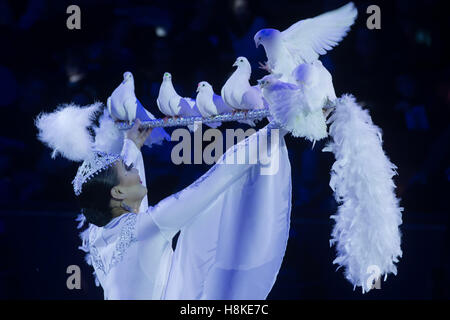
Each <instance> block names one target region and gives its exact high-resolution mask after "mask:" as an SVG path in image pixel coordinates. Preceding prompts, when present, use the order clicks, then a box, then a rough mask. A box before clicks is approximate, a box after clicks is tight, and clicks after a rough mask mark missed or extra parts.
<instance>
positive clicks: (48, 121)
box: [34, 102, 102, 161]
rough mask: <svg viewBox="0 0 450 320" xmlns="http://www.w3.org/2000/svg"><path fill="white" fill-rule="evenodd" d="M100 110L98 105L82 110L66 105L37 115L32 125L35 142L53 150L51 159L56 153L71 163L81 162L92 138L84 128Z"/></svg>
mask: <svg viewBox="0 0 450 320" xmlns="http://www.w3.org/2000/svg"><path fill="white" fill-rule="evenodd" d="M101 107H102V103H100V102H96V103H93V104H91V105H88V106H85V107H80V106H77V105H75V104H73V103H69V104H63V105H60V106H58V107H57V109H56V110H55V111H54V112H52V113H43V112H41V113H40V114H39V115H38V116H37V118H36V119H35V121H34V123H35V125H36V127H37V128H38V130H39V133H38V139H39V140H40V141H42V142H43V143H44V144H46V145H47V146H48V147H49V148H51V149H53V152H52V158H53V159H54V158H55V157H56V155H57V154H58V153H59V154H61V155H62V156H63V157H65V158H67V159H69V160H72V161H83V160H84V159H86V158H87V157H89V156H90V155H91V153H92V147H93V143H94V141H93V140H94V139H93V138H92V137H91V135H90V134H89V131H88V129H87V128H88V127H89V126H91V125H92V120H93V117H94V116H95V112H96V111H99V110H100V108H101Z"/></svg>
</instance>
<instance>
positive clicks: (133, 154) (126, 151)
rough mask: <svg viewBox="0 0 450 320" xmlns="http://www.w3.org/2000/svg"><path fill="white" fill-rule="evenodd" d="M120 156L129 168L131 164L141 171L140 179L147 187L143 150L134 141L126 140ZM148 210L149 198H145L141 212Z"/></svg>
mask: <svg viewBox="0 0 450 320" xmlns="http://www.w3.org/2000/svg"><path fill="white" fill-rule="evenodd" d="M120 155H121V156H122V158H123V160H124V161H125V164H126V165H127V166H129V165H130V164H131V163H132V164H133V165H134V167H135V168H136V169H137V170H138V171H139V177H140V178H141V181H142V184H143V185H144V186H147V182H146V180H145V168H144V159H143V157H142V153H141V150H139V148H138V147H137V146H136V144H135V143H134V142H133V141H132V140H130V139H128V138H125V139H124V141H123V147H122V151H121V153H120ZM147 210H148V198H147V196H145V197H144V199H142V202H141V206H140V208H139V212H146V211H147Z"/></svg>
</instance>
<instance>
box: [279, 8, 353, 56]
mask: <svg viewBox="0 0 450 320" xmlns="http://www.w3.org/2000/svg"><path fill="white" fill-rule="evenodd" d="M357 15H358V10H357V9H356V8H355V5H354V4H353V2H349V3H348V4H346V5H344V6H342V7H340V8H338V9H336V10H333V11H329V12H326V13H324V14H321V15H319V16H317V17H314V18H310V19H305V20H301V21H299V22H297V23H295V24H293V25H292V26H290V27H289V28H288V29H286V30H284V31H283V32H281V37H282V41H283V43H284V45H285V46H286V48H287V49H288V50H289V53H290V54H291V56H292V57H293V58H294V60H295V62H296V64H300V63H304V62H313V61H315V60H317V59H318V58H319V55H322V54H325V53H326V52H327V50H331V49H333V47H334V46H336V45H337V44H338V43H339V41H341V40H342V39H343V38H344V37H345V35H346V34H347V32H348V31H349V30H350V26H351V25H352V24H353V23H354V22H355V19H356V17H357Z"/></svg>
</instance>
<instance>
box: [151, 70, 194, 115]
mask: <svg viewBox="0 0 450 320" xmlns="http://www.w3.org/2000/svg"><path fill="white" fill-rule="evenodd" d="M156 104H157V105H158V109H159V111H161V112H162V113H163V114H164V115H166V116H169V117H178V116H184V117H193V116H201V114H200V112H199V111H198V109H197V107H196V106H195V100H193V99H191V98H183V97H181V96H180V95H179V94H178V93H177V92H176V91H175V88H174V87H173V84H172V75H171V74H170V73H169V72H166V73H164V76H163V82H162V84H161V87H160V88H159V95H158V98H157V99H156Z"/></svg>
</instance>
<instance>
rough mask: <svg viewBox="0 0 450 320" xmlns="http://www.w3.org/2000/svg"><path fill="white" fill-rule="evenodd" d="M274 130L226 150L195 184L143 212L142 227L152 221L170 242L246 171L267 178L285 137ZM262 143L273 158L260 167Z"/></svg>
mask: <svg viewBox="0 0 450 320" xmlns="http://www.w3.org/2000/svg"><path fill="white" fill-rule="evenodd" d="M273 129H278V128H277V127H276V126H274V125H273V124H272V123H271V124H269V125H268V126H266V127H265V128H262V129H260V130H259V131H257V132H256V133H254V134H252V135H251V136H249V137H247V138H246V139H244V140H242V141H240V142H239V143H237V144H236V145H234V146H233V147H231V148H230V149H228V150H227V151H226V152H225V154H224V155H223V156H222V157H221V159H219V161H218V162H217V163H216V164H215V165H214V166H213V167H211V168H210V169H209V170H208V171H207V172H206V173H205V174H204V175H202V176H201V177H200V178H199V179H197V180H196V181H195V182H194V183H192V184H191V185H189V186H188V187H186V188H185V189H183V190H181V191H180V192H178V193H176V194H173V195H171V196H169V197H167V198H165V199H163V200H161V201H160V202H159V203H158V204H157V205H156V206H154V207H150V208H149V209H148V211H147V212H143V213H142V214H143V215H144V216H145V217H141V221H142V223H143V224H145V221H148V222H149V223H151V221H153V222H154V223H155V224H156V225H157V226H158V227H159V229H160V231H161V232H162V233H163V234H164V236H165V237H166V239H168V240H170V239H171V238H172V237H173V236H174V235H175V234H176V233H177V232H178V230H180V229H181V228H182V227H183V226H185V225H187V224H188V223H190V222H191V221H192V219H194V218H195V217H196V216H197V215H199V214H200V213H201V212H203V211H204V210H205V209H207V208H208V206H210V205H211V204H212V203H213V202H214V201H216V200H217V199H218V198H219V196H220V195H221V194H222V193H223V192H224V191H225V190H227V188H232V187H233V185H234V182H235V181H236V180H238V179H239V178H240V177H242V176H243V175H244V174H245V172H247V170H249V169H251V168H255V166H258V169H260V170H257V171H255V174H270V173H264V169H269V168H268V167H271V166H272V164H273V163H274V162H275V161H276V159H274V158H275V157H278V156H279V155H278V152H277V150H278V148H279V146H280V145H281V144H283V143H284V142H282V140H283V139H284V135H285V133H286V131H283V130H279V131H278V130H277V133H276V134H273ZM261 137H262V138H261ZM264 141H267V143H268V144H269V145H270V147H269V150H271V155H275V157H271V158H270V164H268V165H263V164H261V162H260V160H261V159H260V154H258V147H261V144H262V143H264ZM235 156H236V158H235ZM241 156H242V157H241ZM240 157H241V159H245V161H244V163H242V162H241V163H240V162H237V163H236V161H237V159H240ZM233 159H235V160H233ZM249 159H256V161H249ZM230 160H231V161H230ZM142 227H143V226H141V228H142ZM144 228H145V227H144Z"/></svg>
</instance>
